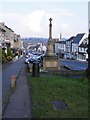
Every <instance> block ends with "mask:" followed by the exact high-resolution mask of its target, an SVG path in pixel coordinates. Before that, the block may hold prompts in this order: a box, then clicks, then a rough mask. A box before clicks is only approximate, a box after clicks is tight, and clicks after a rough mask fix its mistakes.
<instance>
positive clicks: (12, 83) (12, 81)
mask: <svg viewBox="0 0 90 120" xmlns="http://www.w3.org/2000/svg"><path fill="white" fill-rule="evenodd" d="M15 86H16V79H15V76H14V75H13V76H12V77H11V87H12V88H15Z"/></svg>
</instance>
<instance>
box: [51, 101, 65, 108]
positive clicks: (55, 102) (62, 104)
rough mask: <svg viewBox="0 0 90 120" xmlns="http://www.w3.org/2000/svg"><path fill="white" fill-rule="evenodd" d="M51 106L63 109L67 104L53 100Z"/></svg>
mask: <svg viewBox="0 0 90 120" xmlns="http://www.w3.org/2000/svg"><path fill="white" fill-rule="evenodd" d="M53 107H54V109H55V110H63V109H67V104H65V103H64V102H63V101H54V102H53Z"/></svg>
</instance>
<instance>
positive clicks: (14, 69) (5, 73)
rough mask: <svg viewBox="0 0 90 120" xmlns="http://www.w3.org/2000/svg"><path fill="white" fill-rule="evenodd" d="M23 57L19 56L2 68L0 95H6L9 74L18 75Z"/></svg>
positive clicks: (9, 84) (8, 85) (8, 87)
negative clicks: (0, 92)
mask: <svg viewBox="0 0 90 120" xmlns="http://www.w3.org/2000/svg"><path fill="white" fill-rule="evenodd" d="M24 59H25V58H20V59H19V60H17V61H15V62H13V64H11V65H9V66H7V67H6V68H4V69H3V70H2V96H4V95H6V94H7V91H8V90H9V89H10V87H11V76H12V75H14V76H15V77H17V76H18V74H19V72H20V70H21V68H22V65H24V64H22V63H23V62H24Z"/></svg>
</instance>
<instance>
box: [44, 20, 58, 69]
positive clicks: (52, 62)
mask: <svg viewBox="0 0 90 120" xmlns="http://www.w3.org/2000/svg"><path fill="white" fill-rule="evenodd" d="M49 21H50V24H49V40H48V43H47V53H46V56H45V57H44V59H43V70H44V71H48V70H50V71H54V70H56V71H57V70H60V59H59V58H58V56H56V55H55V53H54V42H53V39H52V18H50V19H49Z"/></svg>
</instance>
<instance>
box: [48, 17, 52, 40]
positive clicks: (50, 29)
mask: <svg viewBox="0 0 90 120" xmlns="http://www.w3.org/2000/svg"><path fill="white" fill-rule="evenodd" d="M49 21H50V24H49V39H52V23H51V22H52V18H50V19H49Z"/></svg>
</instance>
